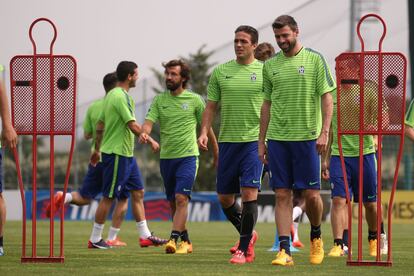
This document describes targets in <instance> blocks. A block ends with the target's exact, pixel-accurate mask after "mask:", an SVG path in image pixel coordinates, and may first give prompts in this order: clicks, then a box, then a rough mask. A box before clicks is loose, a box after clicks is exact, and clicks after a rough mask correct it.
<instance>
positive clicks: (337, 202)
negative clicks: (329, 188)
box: [332, 196, 346, 209]
mask: <svg viewBox="0 0 414 276" xmlns="http://www.w3.org/2000/svg"><path fill="white" fill-rule="evenodd" d="M345 205H346V199H345V198H342V197H338V196H336V197H334V198H332V208H335V209H342V208H343V207H344V206H345Z"/></svg>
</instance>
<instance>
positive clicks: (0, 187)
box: [0, 147, 3, 193]
mask: <svg viewBox="0 0 414 276" xmlns="http://www.w3.org/2000/svg"><path fill="white" fill-rule="evenodd" d="M2 160H3V151H2V149H1V147H0V193H2V192H3V182H2V179H3V164H2Z"/></svg>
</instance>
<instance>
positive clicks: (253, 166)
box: [216, 141, 263, 194]
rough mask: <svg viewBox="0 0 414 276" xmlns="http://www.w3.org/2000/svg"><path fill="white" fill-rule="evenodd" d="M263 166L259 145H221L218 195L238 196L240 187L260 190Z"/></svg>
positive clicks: (255, 143) (249, 143)
mask: <svg viewBox="0 0 414 276" xmlns="http://www.w3.org/2000/svg"><path fill="white" fill-rule="evenodd" d="M262 171H263V164H262V162H261V161H260V159H259V154H258V143H257V141H255V142H245V143H219V161H218V168H217V181H216V182H217V183H216V184H217V193H219V194H238V193H240V187H250V188H257V189H260V185H261V177H262Z"/></svg>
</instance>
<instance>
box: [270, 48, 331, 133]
mask: <svg viewBox="0 0 414 276" xmlns="http://www.w3.org/2000/svg"><path fill="white" fill-rule="evenodd" d="M335 87H336V84H335V82H334V80H333V78H332V75H331V72H330V70H329V67H328V65H327V63H326V61H325V59H324V58H323V57H322V55H321V54H319V53H318V52H316V51H314V50H312V49H308V48H302V49H301V50H300V51H299V52H298V53H297V54H296V55H295V56H293V57H286V56H285V55H284V54H283V52H278V53H277V54H276V55H275V56H274V57H273V58H271V59H269V60H267V61H266V62H265V64H264V67H263V92H264V99H265V100H268V101H271V103H272V105H271V108H270V122H269V126H268V130H267V138H268V139H272V140H279V141H307V140H313V139H316V138H317V137H318V136H319V134H320V131H321V128H322V115H321V96H322V95H323V94H324V93H326V92H331V91H332V90H334V89H335Z"/></svg>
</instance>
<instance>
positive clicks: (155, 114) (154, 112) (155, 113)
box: [145, 96, 160, 123]
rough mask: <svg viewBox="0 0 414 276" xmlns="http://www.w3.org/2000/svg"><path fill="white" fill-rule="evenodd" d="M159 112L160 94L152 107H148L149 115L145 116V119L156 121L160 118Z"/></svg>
mask: <svg viewBox="0 0 414 276" xmlns="http://www.w3.org/2000/svg"><path fill="white" fill-rule="evenodd" d="M159 114H160V113H159V108H158V96H155V98H154V100H153V101H152V103H151V106H150V108H149V109H148V112H147V115H146V116H145V120H150V121H151V122H153V123H156V122H157V121H158V119H159Z"/></svg>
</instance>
